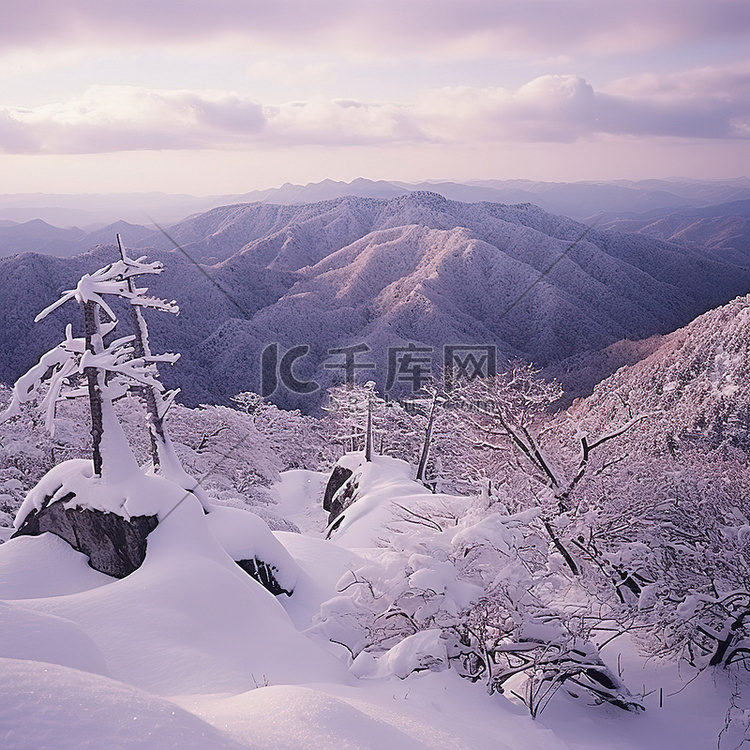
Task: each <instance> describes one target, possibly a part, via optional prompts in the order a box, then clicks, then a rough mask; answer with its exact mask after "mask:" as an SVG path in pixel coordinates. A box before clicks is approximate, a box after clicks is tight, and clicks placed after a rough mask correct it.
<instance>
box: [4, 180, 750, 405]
mask: <svg viewBox="0 0 750 750" xmlns="http://www.w3.org/2000/svg"><path fill="white" fill-rule="evenodd" d="M11 228H12V227H11ZM168 234H169V237H170V238H171V239H169V238H168V237H167V236H165V235H163V234H161V233H160V234H147V235H145V236H141V237H140V238H139V237H138V236H137V232H136V233H135V234H134V235H133V238H132V239H128V237H127V235H126V236H125V240H126V244H127V245H128V246H129V247H130V248H131V250H130V253H131V254H132V255H141V254H147V255H148V256H149V257H150V258H152V259H159V260H162V261H163V262H164V264H165V266H166V272H165V273H164V274H163V276H161V277H158V278H154V279H150V278H149V280H148V281H149V284H148V285H149V286H151V287H152V291H153V292H154V293H155V294H159V295H160V296H163V297H168V298H170V299H171V298H175V299H177V301H178V302H179V304H180V306H181V310H182V313H181V315H180V316H179V317H177V318H173V317H171V316H159V317H157V316H152V318H153V320H152V321H151V322H150V325H151V327H152V331H153V340H154V344H155V348H156V349H162V350H163V349H169V350H177V351H181V352H183V358H182V361H181V362H180V363H179V364H178V365H176V366H175V368H174V370H173V372H170V373H166V374H165V377H166V379H167V381H168V382H169V383H170V384H172V385H179V386H180V387H181V388H182V392H183V393H182V398H183V400H184V401H185V402H186V403H187V404H195V403H200V402H224V401H226V400H227V399H228V398H229V397H230V396H231V395H233V394H234V393H237V392H239V391H242V390H258V389H259V386H260V375H261V352H262V351H263V350H264V349H265V348H266V347H267V346H268V345H269V344H273V343H275V344H277V345H278V356H279V357H281V356H282V355H283V354H284V353H285V352H286V351H288V350H289V349H290V348H292V347H295V346H308V347H309V352H308V353H307V354H306V356H304V357H301V358H300V359H299V360H297V362H296V364H295V368H294V374H295V376H296V377H297V378H299V379H301V380H305V381H306V380H309V381H314V382H316V383H318V384H319V385H320V386H321V389H322V388H324V387H325V386H327V385H329V384H330V383H332V382H334V381H335V380H336V379H337V378H338V377H340V375H341V370H340V368H339V369H336V368H331V369H327V368H326V367H325V365H326V364H328V365H336V364H341V363H342V357H343V355H341V354H340V355H333V354H330V353H329V350H331V349H333V348H341V347H346V346H353V345H357V344H366V345H367V346H368V347H369V348H370V351H369V352H363V353H362V354H363V356H361V358H360V362H361V363H367V364H373V365H375V369H374V370H370V371H368V372H367V373H366V375H367V377H372V379H373V380H375V381H376V382H377V383H378V385H379V386H380V388H381V389H382V388H383V386H384V381H385V378H386V372H387V369H388V358H389V354H388V348H389V347H407V346H408V345H409V344H410V343H414V344H418V345H419V346H421V347H423V348H425V349H431V350H432V351H431V352H428V353H425V355H424V356H425V357H427V358H428V359H429V358H430V357H431V358H432V359H431V362H430V363H429V364H434V365H435V368H437V365H438V364H439V363H440V362H441V361H442V347H443V346H445V345H454V346H459V345H461V346H464V345H466V346H468V345H488V344H489V345H494V346H496V347H497V349H498V354H499V356H500V357H501V358H503V357H517V356H520V357H523V358H526V359H530V360H532V361H535V362H537V363H538V364H540V365H547V366H554V365H555V364H560V363H568V364H567V368H568V374H569V375H570V376H571V379H572V380H575V373H574V372H573V370H574V369H575V367H574V366H573V365H571V364H570V363H572V362H574V361H575V358H576V357H578V358H580V357H582V356H584V355H585V353H587V352H598V351H601V350H603V349H605V348H606V347H609V346H611V345H613V344H615V343H616V342H618V341H621V340H623V339H630V340H638V339H644V338H646V337H649V336H652V335H654V334H664V333H667V332H669V331H672V330H674V329H676V328H678V327H680V326H683V325H685V324H687V323H688V322H690V321H691V320H692V319H693V318H695V317H696V316H697V315H699V314H700V313H703V312H705V311H706V310H708V309H710V308H713V307H716V306H718V305H721V304H723V303H726V302H727V301H728V300H730V299H732V298H734V297H735V296H737V295H738V294H744V293H746V292H748V291H749V290H750V270H748V268H750V260H749V259H748V256H747V254H746V253H741V252H740V253H739V254H738V255H736V256H735V255H733V256H732V257H731V258H722V257H721V256H720V255H719V256H717V255H715V254H711V253H707V252H705V251H703V250H701V249H698V248H696V247H692V246H680V245H676V244H672V243H667V242H664V241H661V240H658V239H653V238H650V237H647V236H645V235H643V234H633V233H624V232H619V231H614V230H603V229H600V228H597V227H593V228H592V227H590V226H586V225H585V224H582V223H579V222H576V221H574V220H572V219H569V218H566V217H563V216H557V215H553V214H550V213H548V212H546V211H544V210H542V209H541V208H539V207H537V206H534V205H531V204H528V203H526V204H519V205H504V204H498V203H491V202H480V203H462V202H457V201H451V200H448V199H446V198H445V197H444V196H442V195H439V194H437V193H434V192H425V191H421V192H410V193H408V194H406V195H401V196H396V197H391V198H356V197H343V198H337V199H332V200H326V201H321V202H317V203H312V204H303V205H289V206H283V205H274V204H268V203H251V204H236V205H230V206H222V207H218V208H215V209H212V210H210V211H208V212H205V213H202V214H198V215H195V216H193V217H190V218H188V219H186V220H184V221H182V222H178V223H177V224H176V225H174V226H172V227H171V228H170V229H169V231H168ZM103 239H105V240H106V239H107V238H106V237H103ZM111 241H112V240H111V239H110V240H109V242H110V243H111ZM114 257H116V251H115V249H114V247H112V245H111V244H110V245H102V246H100V247H98V248H96V249H94V250H91V251H90V252H88V253H85V254H83V255H77V256H75V257H70V258H61V257H51V256H48V255H42V254H22V255H17V256H15V257H9V258H5V259H0V291H2V297H1V299H2V303H1V304H0V331H1V332H2V333H0V351H1V352H2V357H0V378H2V380H3V381H5V382H12V380H13V379H15V378H16V377H17V376H18V375H20V374H21V372H23V371H24V370H25V369H26V368H28V367H29V366H30V365H31V364H33V362H34V361H35V360H36V358H37V357H38V356H39V354H41V353H42V351H44V350H45V349H46V348H49V347H50V346H52V345H54V344H55V343H56V341H57V340H58V339H59V336H60V334H61V332H62V328H63V325H64V321H65V320H67V318H68V316H69V315H70V312H69V311H59V312H58V313H56V314H55V315H54V316H50V318H49V319H47V320H45V321H43V322H42V323H41V324H39V325H37V326H34V325H33V323H32V321H33V317H34V315H35V314H36V313H37V312H38V311H39V310H41V309H42V308H43V307H45V306H46V305H47V304H49V303H50V302H51V301H52V300H54V299H55V298H56V297H57V295H58V294H59V293H60V292H61V291H62V290H63V289H66V288H70V287H71V286H72V285H74V284H75V282H76V280H77V279H78V278H79V277H80V275H81V274H82V273H85V272H90V271H92V270H94V269H95V268H96V267H98V266H100V265H102V264H103V263H105V262H107V261H108V260H111V259H113V258H114ZM73 317H76V316H75V315H74V316H73ZM586 366H588V365H586ZM425 367H427V364H425ZM581 368H584V365H582V364H581V363H580V362H579V369H581ZM605 374H607V373H606V372H605ZM584 380H585V378H584ZM280 385H281V387H280V388H279V390H278V391H277V392H276V394H275V395H274V398H275V400H276V401H277V402H278V403H280V404H281V405H284V406H291V407H299V408H301V409H303V410H305V411H314V410H315V409H317V408H318V407H319V405H320V394H321V392H322V391H317V392H315V393H313V394H308V395H305V394H298V393H294V392H292V391H290V390H289V389H288V388H285V387H284V385H285V384H284V383H281V384H280ZM405 385H407V386H408V383H406V384H405ZM579 385H580V384H579Z"/></svg>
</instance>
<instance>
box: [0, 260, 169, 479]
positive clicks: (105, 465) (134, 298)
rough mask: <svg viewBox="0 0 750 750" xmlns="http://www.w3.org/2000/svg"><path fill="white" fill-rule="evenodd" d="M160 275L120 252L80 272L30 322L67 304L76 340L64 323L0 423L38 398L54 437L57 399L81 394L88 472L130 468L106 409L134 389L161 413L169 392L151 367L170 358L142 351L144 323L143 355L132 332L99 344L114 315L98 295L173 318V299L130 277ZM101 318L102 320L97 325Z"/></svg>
mask: <svg viewBox="0 0 750 750" xmlns="http://www.w3.org/2000/svg"><path fill="white" fill-rule="evenodd" d="M162 270H163V266H162V265H161V264H160V263H146V262H145V259H144V258H140V259H138V260H131V259H129V258H126V257H125V256H124V255H123V258H122V259H121V260H119V261H117V262H115V263H111V264H109V265H107V266H105V267H104V268H101V269H99V270H98V271H95V272H94V273H92V274H85V275H84V276H83V277H82V278H81V280H80V281H79V282H78V284H77V285H76V287H75V289H70V290H68V291H66V292H64V293H63V294H62V296H61V297H60V299H59V300H57V301H56V302H55V303H53V304H52V305H50V306H49V307H47V308H45V309H44V310H42V312H40V313H39V314H38V315H37V316H36V318H35V320H36V321H39V320H41V319H43V318H44V317H46V316H47V315H48V314H49V313H51V312H52V311H53V310H56V309H57V308H58V307H60V306H62V305H64V304H65V303H66V302H68V301H70V300H75V301H76V302H78V303H79V305H80V306H81V308H82V310H83V319H84V336H83V337H74V336H73V333H72V325H68V326H67V327H66V330H65V338H64V340H63V341H62V342H61V343H60V344H59V345H58V346H56V347H55V348H54V349H52V350H50V351H48V352H46V353H45V354H43V355H42V357H41V358H40V360H39V362H38V364H36V365H35V366H34V367H32V368H31V369H30V370H29V371H28V372H27V373H26V374H25V375H23V376H21V378H19V379H18V381H17V382H16V384H15V386H14V389H13V396H12V398H11V402H10V404H9V406H8V408H7V409H6V411H5V412H4V413H3V414H2V415H0V419H1V420H5V419H8V418H10V417H12V416H15V415H17V414H18V413H19V409H20V406H21V404H23V403H25V402H28V401H32V400H39V401H40V404H39V407H40V409H41V410H43V412H44V414H45V425H46V426H47V428H48V429H49V430H50V431H51V432H54V419H55V414H56V409H57V406H58V404H59V402H60V401H61V400H63V399H69V398H76V397H78V396H86V397H87V398H88V402H89V409H90V416H91V437H92V460H93V467H94V473H95V474H96V475H98V476H101V477H102V478H107V477H113V478H114V477H121V476H123V475H126V474H127V473H128V472H131V471H133V470H134V469H135V470H137V468H138V467H137V464H136V463H135V459H134V457H133V455H132V453H131V451H130V449H129V447H128V443H127V440H126V439H125V436H124V434H123V432H122V429H121V427H120V424H119V422H118V421H117V418H116V417H115V414H114V411H113V408H112V404H113V402H114V401H115V400H116V399H119V398H121V397H122V396H124V395H126V394H127V393H128V392H129V391H130V389H131V388H133V386H136V387H138V388H141V389H148V390H149V391H150V392H151V393H152V394H158V395H159V402H160V406H161V416H163V413H164V410H165V409H166V407H167V406H168V404H169V403H170V402H171V399H172V398H173V396H174V394H173V393H170V394H166V395H164V396H162V394H163V392H164V388H163V386H162V384H161V383H160V382H159V379H158V373H157V371H156V363H157V362H169V363H172V362H174V361H175V360H176V359H177V357H178V355H174V354H162V355H152V354H151V353H150V352H148V353H147V346H148V345H147V338H144V337H145V336H146V332H145V325H144V326H143V328H142V330H141V332H140V334H139V335H140V336H141V348H143V345H144V344H145V346H146V350H144V351H143V352H136V346H135V345H134V342H135V341H136V336H134V335H130V336H124V337H121V338H116V339H113V340H112V339H110V340H107V339H109V337H110V334H112V332H113V331H114V329H115V327H116V325H117V318H116V316H115V313H114V311H113V309H112V307H111V306H110V304H109V303H108V302H107V300H106V299H105V296H114V297H118V298H121V299H124V300H126V301H127V302H128V303H129V304H130V305H131V306H133V307H134V308H137V309H138V311H139V313H140V309H141V308H144V307H149V308H152V309H156V310H161V311H165V312H170V313H176V312H178V308H177V306H176V304H175V303H174V302H165V301H164V300H160V299H157V298H155V297H150V296H148V295H147V294H146V292H147V290H146V289H138V288H136V287H135V286H134V284H133V278H134V277H137V276H141V275H144V274H158V273H161V272H162ZM102 315H104V316H105V317H106V318H107V320H104V321H103V320H102ZM141 320H142V318H141Z"/></svg>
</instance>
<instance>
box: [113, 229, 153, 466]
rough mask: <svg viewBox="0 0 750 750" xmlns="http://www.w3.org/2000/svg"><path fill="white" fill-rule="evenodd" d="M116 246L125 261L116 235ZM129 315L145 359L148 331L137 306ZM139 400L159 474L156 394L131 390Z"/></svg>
mask: <svg viewBox="0 0 750 750" xmlns="http://www.w3.org/2000/svg"><path fill="white" fill-rule="evenodd" d="M117 245H118V247H119V248H120V257H121V258H122V259H123V260H125V251H124V250H123V247H122V239H121V238H120V235H119V234H118V235H117ZM127 281H128V290H129V291H130V292H132V291H133V280H132V279H128V280H127ZM130 315H131V318H132V320H133V329H134V331H135V341H134V342H133V354H134V355H135V356H136V357H141V358H143V357H147V356H149V355H150V354H151V351H150V350H149V345H148V333H147V331H148V329H147V328H146V320H145V319H144V317H143V313H142V312H141V311H140V309H139V308H138V306H137V305H130ZM133 390H134V391H135V392H136V393H137V394H138V396H139V397H140V398H141V400H142V401H143V402H144V404H145V405H146V412H147V414H148V423H149V430H148V434H149V438H150V440H151V461H152V462H153V465H154V472H155V473H157V474H158V473H159V467H160V465H161V457H160V455H159V454H160V451H159V446H160V445H164V442H165V441H164V423H163V422H162V418H161V417H160V416H159V404H158V400H157V394H156V393H155V392H154V389H153V388H150V387H149V386H145V385H144V386H140V387H139V388H137V389H136V388H134V389H133Z"/></svg>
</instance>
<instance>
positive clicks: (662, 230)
mask: <svg viewBox="0 0 750 750" xmlns="http://www.w3.org/2000/svg"><path fill="white" fill-rule="evenodd" d="M601 219H602V220H601V222H600V224H599V226H601V227H602V228H605V229H614V230H617V231H620V232H639V233H641V234H645V235H647V236H648V237H654V238H655V239H660V240H666V241H667V242H676V243H679V244H683V245H692V246H693V247H700V248H703V249H705V250H708V251H711V252H713V253H714V254H715V256H716V257H718V258H721V259H724V260H728V261H730V262H731V261H732V260H734V261H736V262H739V263H742V262H744V260H745V254H746V253H747V252H748V250H750V200H738V201H731V202H729V203H721V204H718V205H715V206H707V207H702V208H689V209H687V208H686V209H681V210H679V211H675V212H670V211H652V212H649V213H647V214H618V215H616V216H609V217H607V216H602V217H601Z"/></svg>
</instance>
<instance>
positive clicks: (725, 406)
mask: <svg viewBox="0 0 750 750" xmlns="http://www.w3.org/2000/svg"><path fill="white" fill-rule="evenodd" d="M658 344H659V345H658V346H657V347H656V348H655V349H654V351H652V352H651V353H650V354H649V355H648V356H646V357H644V358H643V359H641V360H640V361H638V362H636V363H634V364H631V365H629V366H626V367H623V368H622V369H620V370H618V371H617V372H616V373H615V374H614V375H612V376H611V377H609V378H607V379H606V380H603V381H602V382H600V383H599V384H598V385H597V387H596V389H595V390H594V393H593V394H592V395H591V396H590V397H589V398H588V399H586V401H585V403H584V404H583V405H582V408H583V410H585V411H587V412H589V413H592V414H597V415H599V416H600V417H601V419H602V420H603V421H604V422H606V421H607V420H608V419H609V418H610V416H611V415H612V414H614V413H615V412H616V411H617V410H618V409H622V404H623V403H627V404H629V405H630V409H631V410H632V411H633V412H634V413H638V412H640V413H651V414H653V415H654V416H653V417H651V418H650V420H649V422H650V424H651V425H652V428H653V429H654V430H655V431H656V432H657V433H658V432H659V430H661V433H662V434H666V433H669V434H671V435H672V436H673V437H674V438H675V439H676V440H679V439H687V440H689V441H691V442H698V443H699V444H704V445H706V446H709V447H711V448H716V447H718V446H720V445H726V446H738V447H741V448H743V449H744V450H745V451H748V450H750V443H748V438H747V435H748V431H749V429H750V296H743V297H738V298H736V299H734V300H732V301H731V302H729V303H728V304H726V305H723V306H721V307H719V308H717V309H715V310H710V311H709V312H707V313H705V314H703V315H701V316H699V317H698V318H696V319H695V320H694V321H692V322H691V323H690V324H689V325H687V326H685V327H683V328H680V329H678V330H677V331H674V332H673V333H670V334H669V335H667V336H664V337H662V338H661V339H660V340H659V342H658ZM660 425H661V427H659V426H660Z"/></svg>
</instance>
